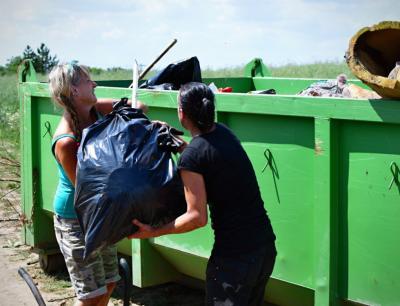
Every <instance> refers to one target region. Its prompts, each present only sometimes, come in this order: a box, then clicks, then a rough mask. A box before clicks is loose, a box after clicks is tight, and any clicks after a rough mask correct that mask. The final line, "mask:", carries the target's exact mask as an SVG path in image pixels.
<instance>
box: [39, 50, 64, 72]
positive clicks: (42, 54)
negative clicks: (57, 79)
mask: <svg viewBox="0 0 400 306" xmlns="http://www.w3.org/2000/svg"><path fill="white" fill-rule="evenodd" d="M57 64H58V59H57V56H56V55H54V56H51V55H50V49H49V48H47V47H46V45H45V44H44V43H41V44H40V47H39V48H37V57H36V66H35V69H36V67H37V69H36V70H37V72H46V73H47V72H49V71H50V70H51V68H53V67H54V66H55V65H57Z"/></svg>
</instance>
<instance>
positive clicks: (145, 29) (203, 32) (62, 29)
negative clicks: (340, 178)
mask: <svg viewBox="0 0 400 306" xmlns="http://www.w3.org/2000/svg"><path fill="white" fill-rule="evenodd" d="M0 9H2V11H4V12H8V14H4V15H3V18H2V19H0V29H1V31H0V39H1V41H2V47H1V49H0V64H4V63H5V62H6V60H7V59H8V58H10V57H11V56H13V55H18V54H21V53H22V50H23V49H24V48H25V46H26V45H27V44H29V45H31V46H32V47H34V48H36V47H37V46H39V44H40V43H41V42H44V43H46V45H48V46H49V48H50V50H51V52H53V53H57V54H58V56H59V57H60V58H61V59H65V60H70V59H72V58H74V59H79V60H80V61H81V62H83V63H85V64H88V65H93V66H102V67H111V66H125V67H130V66H131V63H132V61H133V59H134V58H136V59H138V60H139V61H140V62H141V63H144V64H147V63H149V62H150V61H151V60H152V59H154V57H155V56H156V55H157V54H158V53H159V52H160V51H161V50H162V49H163V48H164V46H165V45H166V44H167V43H169V42H170V41H171V39H172V38H178V44H177V46H175V47H174V48H173V49H172V50H171V51H170V52H169V53H168V54H167V55H166V56H165V58H163V60H162V61H161V62H160V64H159V66H161V65H164V64H166V63H168V62H170V61H174V60H177V59H180V58H185V57H189V56H192V55H197V56H198V57H199V59H200V61H201V64H202V65H203V66H213V67H223V66H232V65H238V64H242V63H245V62H247V61H249V60H250V59H251V58H253V57H255V56H258V57H262V58H263V59H264V60H265V61H266V62H267V63H270V64H275V65H277V64H283V63H287V62H298V63H304V62H312V61H315V60H328V59H340V58H341V57H342V56H343V53H344V51H345V50H346V49H347V45H348V41H349V39H350V38H351V36H352V35H354V34H355V33H356V32H357V31H358V30H359V29H360V28H361V27H363V26H368V25H371V24H373V23H377V22H379V21H381V20H387V19H390V20H400V2H399V1H398V0H380V1H372V0H365V1H362V0H354V1H344V0H336V1H333V0H324V1H317V0H281V1H272V0H264V1H260V0H250V1H240V0H203V1H194V0H191V1H181V0H165V1H158V0H136V1H131V0H116V1H106V0H87V1H79V0H70V1H68V2H67V1H51V0H36V1H34V2H25V1H22V0H15V1H3V2H0Z"/></svg>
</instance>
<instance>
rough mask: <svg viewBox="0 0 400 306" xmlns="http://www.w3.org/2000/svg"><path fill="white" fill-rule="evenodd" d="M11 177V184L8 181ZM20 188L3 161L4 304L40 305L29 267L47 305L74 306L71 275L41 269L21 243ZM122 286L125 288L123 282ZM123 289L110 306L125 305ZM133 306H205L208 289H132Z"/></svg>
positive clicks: (0, 244) (0, 278)
mask: <svg viewBox="0 0 400 306" xmlns="http://www.w3.org/2000/svg"><path fill="white" fill-rule="evenodd" d="M0 161H1V160H0ZM15 173H16V172H15V171H14V174H15ZM10 177H12V181H11V182H10V181H6V180H4V178H7V179H8V178H10ZM14 179H15V181H14ZM18 185H19V183H18V173H16V175H13V171H12V170H10V169H9V168H5V167H4V165H3V164H2V163H1V162H0V305H1V306H11V305H27V306H34V305H38V304H37V302H36V300H35V298H34V296H33V294H32V293H31V291H30V289H29V287H28V285H27V283H25V281H24V280H23V279H22V277H21V276H20V275H19V274H18V269H19V268H20V267H23V268H25V270H26V271H27V272H28V273H29V275H30V276H31V277H32V279H33V281H34V283H35V284H36V286H37V288H38V289H39V291H40V294H41V295H42V297H43V299H44V301H45V304H46V305H54V306H55V305H57V306H69V305H73V302H74V298H75V295H74V291H73V289H72V287H71V283H70V280H69V277H68V273H67V272H66V271H59V272H57V273H56V274H54V275H48V274H45V273H44V272H43V271H42V269H41V268H40V264H39V260H38V259H39V258H38V255H37V254H35V253H33V252H32V250H31V248H30V247H29V246H26V245H24V244H23V243H22V242H21V222H20V220H19V217H20V194H19V188H18ZM13 189H15V190H14V191H13ZM118 285H119V286H122V282H121V284H118ZM119 289H120V290H118V291H116V292H115V294H113V297H112V298H111V300H110V302H109V305H123V301H122V290H121V288H119ZM130 305H145V306H169V305H171V306H172V305H182V306H197V305H199V306H200V305H204V290H199V289H191V288H188V287H185V286H182V285H179V284H174V283H170V284H165V285H160V286H156V287H151V288H145V289H141V288H137V287H133V286H132V288H130Z"/></svg>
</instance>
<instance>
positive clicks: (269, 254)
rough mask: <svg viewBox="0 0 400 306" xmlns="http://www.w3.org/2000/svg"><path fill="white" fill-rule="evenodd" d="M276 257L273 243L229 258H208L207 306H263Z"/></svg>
mask: <svg viewBox="0 0 400 306" xmlns="http://www.w3.org/2000/svg"><path fill="white" fill-rule="evenodd" d="M275 257H276V249H275V244H274V243H272V244H271V245H269V246H266V247H262V248H261V249H258V250H256V251H251V252H247V253H246V254H240V255H237V256H232V257H222V256H215V255H211V257H210V260H209V261H208V265H207V272H206V305H208V306H211V305H212V306H247V305H251V306H258V305H263V303H264V292H265V286H266V285H267V282H268V279H269V278H270V276H271V274H272V271H273V269H274V264H275Z"/></svg>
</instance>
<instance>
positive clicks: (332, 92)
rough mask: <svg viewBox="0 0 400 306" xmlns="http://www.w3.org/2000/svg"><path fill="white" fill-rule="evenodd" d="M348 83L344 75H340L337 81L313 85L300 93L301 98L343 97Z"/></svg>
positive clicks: (320, 82)
mask: <svg viewBox="0 0 400 306" xmlns="http://www.w3.org/2000/svg"><path fill="white" fill-rule="evenodd" d="M346 83H347V77H346V76H345V75H344V74H340V75H338V77H337V78H336V80H326V81H319V82H315V83H312V84H311V85H310V86H308V88H306V89H305V90H303V91H301V92H300V93H299V95H300V96H314V97H343V89H344V88H345V85H346Z"/></svg>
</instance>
